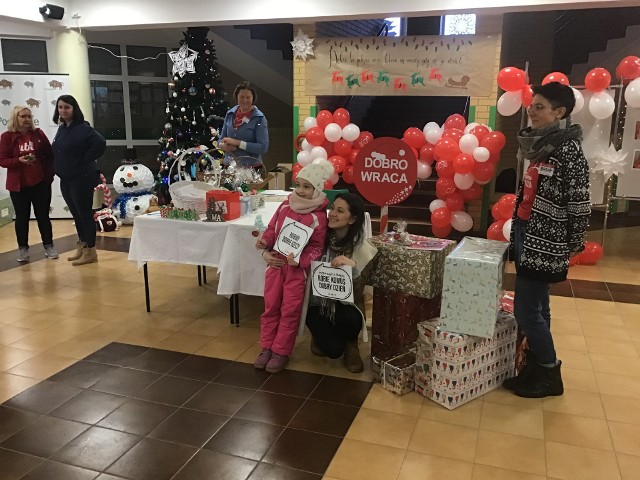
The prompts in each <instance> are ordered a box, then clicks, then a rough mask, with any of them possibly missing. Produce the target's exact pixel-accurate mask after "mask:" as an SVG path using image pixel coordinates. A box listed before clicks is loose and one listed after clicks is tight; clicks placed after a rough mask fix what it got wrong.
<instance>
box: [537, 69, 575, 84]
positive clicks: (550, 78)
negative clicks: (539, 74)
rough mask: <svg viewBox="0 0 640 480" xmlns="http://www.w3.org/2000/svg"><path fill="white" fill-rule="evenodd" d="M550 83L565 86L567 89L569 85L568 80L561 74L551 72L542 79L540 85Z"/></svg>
mask: <svg viewBox="0 0 640 480" xmlns="http://www.w3.org/2000/svg"><path fill="white" fill-rule="evenodd" d="M551 82H558V83H561V84H562V85H566V86H567V87H568V86H569V85H570V83H569V78H568V77H567V76H566V75H565V74H564V73H562V72H551V73H549V74H548V75H547V76H546V77H544V78H543V79H542V85H546V84H547V83H551Z"/></svg>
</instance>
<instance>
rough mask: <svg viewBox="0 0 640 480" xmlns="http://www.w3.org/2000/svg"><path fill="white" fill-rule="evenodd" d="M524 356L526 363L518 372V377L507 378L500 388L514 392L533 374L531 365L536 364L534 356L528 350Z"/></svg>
mask: <svg viewBox="0 0 640 480" xmlns="http://www.w3.org/2000/svg"><path fill="white" fill-rule="evenodd" d="M524 354H525V356H526V357H527V361H526V362H525V364H524V367H522V370H520V373H518V376H516V377H511V378H507V379H506V380H505V381H504V382H502V386H503V387H504V388H506V389H507V390H515V389H516V388H518V387H519V386H520V385H522V384H525V383H526V382H527V380H528V378H529V377H530V376H531V373H532V372H533V365H535V364H536V363H537V361H536V356H535V355H534V354H533V351H532V350H531V349H529V348H528V349H526V350H525V351H524Z"/></svg>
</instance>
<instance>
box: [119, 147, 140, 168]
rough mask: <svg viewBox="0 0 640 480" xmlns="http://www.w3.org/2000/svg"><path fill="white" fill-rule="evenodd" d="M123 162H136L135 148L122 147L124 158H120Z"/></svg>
mask: <svg viewBox="0 0 640 480" xmlns="http://www.w3.org/2000/svg"><path fill="white" fill-rule="evenodd" d="M122 163H123V164H125V165H126V164H132V163H138V154H137V153H136V149H135V148H125V149H124V158H123V159H122Z"/></svg>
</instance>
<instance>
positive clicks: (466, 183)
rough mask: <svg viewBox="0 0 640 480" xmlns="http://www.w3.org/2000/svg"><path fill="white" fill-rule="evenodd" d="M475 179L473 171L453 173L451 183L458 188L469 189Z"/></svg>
mask: <svg viewBox="0 0 640 480" xmlns="http://www.w3.org/2000/svg"><path fill="white" fill-rule="evenodd" d="M475 180H476V179H475V178H474V176H473V173H456V174H454V175H453V183H455V184H456V187H458V188H459V189H460V190H469V189H470V188H471V185H473V182H475Z"/></svg>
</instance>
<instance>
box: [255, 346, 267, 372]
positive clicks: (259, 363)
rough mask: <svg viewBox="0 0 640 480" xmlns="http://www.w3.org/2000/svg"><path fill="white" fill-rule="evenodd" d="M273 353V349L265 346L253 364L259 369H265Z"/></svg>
mask: <svg viewBox="0 0 640 480" xmlns="http://www.w3.org/2000/svg"><path fill="white" fill-rule="evenodd" d="M271 355H272V353H271V349H269V348H263V349H262V351H261V352H260V355H258V358H256V360H255V361H254V362H253V366H254V367H255V368H257V369H259V370H264V367H266V366H267V363H269V360H270V359H271Z"/></svg>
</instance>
